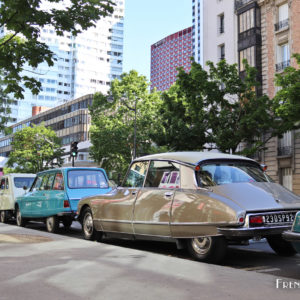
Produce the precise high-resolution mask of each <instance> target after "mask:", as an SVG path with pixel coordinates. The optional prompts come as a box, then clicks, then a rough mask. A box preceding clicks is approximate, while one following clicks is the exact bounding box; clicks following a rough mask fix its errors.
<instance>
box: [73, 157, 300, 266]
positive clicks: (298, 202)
mask: <svg viewBox="0 0 300 300" xmlns="http://www.w3.org/2000/svg"><path fill="white" fill-rule="evenodd" d="M210 161H213V162H217V161H220V162H225V163H227V162H245V163H247V164H253V166H255V167H257V168H261V167H260V166H259V164H258V163H256V162H255V161H253V160H251V159H248V158H245V157H242V156H236V155H228V154H222V153H211V152H177V153H162V154H156V155H149V156H144V157H141V158H138V159H135V160H134V161H133V162H132V164H131V167H134V166H135V165H139V168H138V170H139V171H138V172H139V174H144V178H145V179H143V182H142V184H141V186H139V187H131V186H128V183H127V184H125V185H126V186H124V184H123V186H121V187H117V188H115V189H113V190H112V191H111V192H110V193H108V194H104V195H99V196H92V197H87V198H83V199H81V201H80V202H79V205H78V215H79V220H80V221H81V222H82V224H83V232H84V235H85V238H86V239H95V238H97V236H99V235H100V234H101V235H102V234H105V235H107V236H110V235H112V236H116V235H117V236H119V237H126V238H133V239H153V240H166V241H175V242H176V243H177V245H178V246H184V245H187V247H188V249H189V250H190V252H191V254H192V256H193V257H194V258H196V259H198V260H203V261H220V260H221V259H222V258H223V257H224V255H225V252H226V251H225V249H226V245H227V244H228V243H243V244H245V242H246V241H248V240H249V239H251V238H254V237H256V238H261V237H268V240H269V242H270V245H271V246H272V247H273V249H274V250H275V251H276V252H278V253H279V254H282V255H292V254H293V253H294V251H293V249H290V245H289V244H286V243H287V242H286V241H283V240H282V239H281V233H282V232H283V231H284V230H286V229H287V228H290V227H291V225H292V221H293V216H294V214H295V212H296V211H297V210H299V209H300V198H299V197H298V196H297V195H295V194H293V193H291V192H289V191H288V190H286V189H285V188H283V187H282V186H280V185H278V184H276V183H273V182H270V181H269V182H245V183H244V182H243V183H232V184H221V185H214V186H209V187H206V186H201V183H199V180H197V178H196V174H197V168H200V167H201V165H203V164H204V163H207V162H210ZM150 162H152V164H154V162H155V163H157V164H159V163H161V162H168V163H169V164H171V165H176V166H177V169H176V171H173V172H171V174H168V175H169V178H171V177H173V179H174V180H173V182H172V183H164V184H162V183H161V182H162V181H163V179H162V178H161V179H160V180H161V182H160V183H159V184H158V183H156V187H148V186H147V182H148V181H149V180H148V178H149V177H151V174H150V171H148V167H149V164H150ZM129 170H130V168H129ZM261 172H263V171H262V170H261ZM127 176H129V173H127ZM131 176H132V174H131ZM146 178H147V179H146ZM147 180H148V181H147ZM154 180H155V179H154ZM127 181H128V180H127ZM175 181H176V182H175ZM124 182H125V183H126V178H125V181H124ZM274 213H275V214H276V216H277V214H280V217H284V218H287V219H288V220H285V221H286V222H277V223H276V222H275V223H272V224H261V225H260V224H254V225H255V226H252V225H251V224H250V223H249V220H250V219H251V220H253V217H252V216H262V215H263V218H268V219H269V215H270V216H271V215H272V216H273V217H274ZM289 218H290V219H289ZM260 219H261V218H260ZM260 219H259V220H260ZM254 220H256V219H254ZM274 240H275V241H276V242H278V241H279V246H276V243H274ZM272 241H273V242H272ZM282 243H284V245H283V246H284V247H286V246H287V245H288V246H287V247H288V249H290V251H288V253H285V251H283V252H284V253H283V252H282V251H281V248H282Z"/></svg>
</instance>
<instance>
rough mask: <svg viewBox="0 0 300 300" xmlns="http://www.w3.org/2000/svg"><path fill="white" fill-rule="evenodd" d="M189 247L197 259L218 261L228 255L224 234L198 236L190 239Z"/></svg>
mask: <svg viewBox="0 0 300 300" xmlns="http://www.w3.org/2000/svg"><path fill="white" fill-rule="evenodd" d="M187 247H188V250H189V252H190V254H191V256H192V257H193V258H195V259H196V260H198V261H203V262H211V263H218V262H220V261H221V260H222V259H223V258H224V257H225V255H226V250H227V242H226V240H225V238H224V237H222V236H207V237H198V238H192V239H189V240H188V244H187Z"/></svg>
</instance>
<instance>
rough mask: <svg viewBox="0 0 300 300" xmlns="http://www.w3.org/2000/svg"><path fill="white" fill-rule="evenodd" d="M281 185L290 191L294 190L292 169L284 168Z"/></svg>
mask: <svg viewBox="0 0 300 300" xmlns="http://www.w3.org/2000/svg"><path fill="white" fill-rule="evenodd" d="M280 173H281V176H280V177H281V178H280V181H281V184H282V185H283V186H284V187H286V188H287V189H289V190H290V191H292V190H293V176H292V169H291V168H283V169H281V172H280Z"/></svg>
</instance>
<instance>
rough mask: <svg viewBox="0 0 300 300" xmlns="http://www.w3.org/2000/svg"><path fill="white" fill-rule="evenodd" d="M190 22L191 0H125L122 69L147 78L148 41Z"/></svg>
mask: <svg viewBox="0 0 300 300" xmlns="http://www.w3.org/2000/svg"><path fill="white" fill-rule="evenodd" d="M189 26H192V0H125V19H124V60H123V71H124V72H129V71H130V70H132V69H134V70H136V71H138V72H139V74H142V75H145V76H146V77H147V79H148V80H149V81H150V51H151V45H152V44H154V43H156V42H158V41H159V40H161V39H163V38H164V37H166V36H168V35H170V34H172V33H175V32H177V31H179V30H182V29H185V28H187V27H189Z"/></svg>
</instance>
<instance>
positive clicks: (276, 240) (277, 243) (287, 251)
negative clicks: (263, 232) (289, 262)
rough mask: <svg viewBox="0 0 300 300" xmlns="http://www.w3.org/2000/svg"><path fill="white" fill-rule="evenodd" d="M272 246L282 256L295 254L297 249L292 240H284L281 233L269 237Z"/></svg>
mask: <svg viewBox="0 0 300 300" xmlns="http://www.w3.org/2000/svg"><path fill="white" fill-rule="evenodd" d="M267 241H268V243H269V245H270V247H271V248H272V249H273V250H274V251H275V252H276V253H277V254H278V255H280V256H294V255H295V254H296V253H297V251H296V250H295V248H294V247H293V245H292V243H291V242H288V241H286V240H284V239H283V238H282V237H281V235H275V236H270V237H267Z"/></svg>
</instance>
